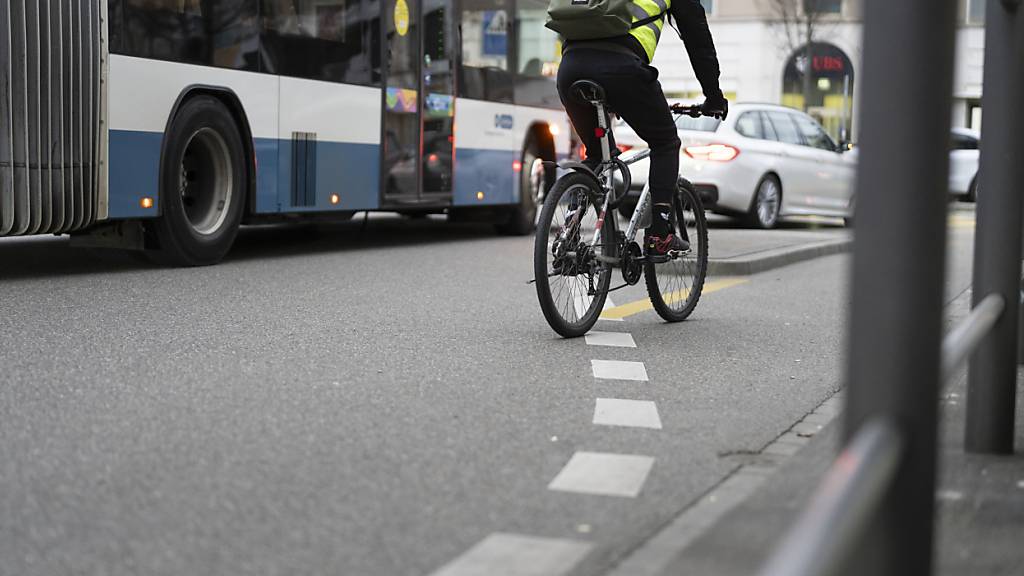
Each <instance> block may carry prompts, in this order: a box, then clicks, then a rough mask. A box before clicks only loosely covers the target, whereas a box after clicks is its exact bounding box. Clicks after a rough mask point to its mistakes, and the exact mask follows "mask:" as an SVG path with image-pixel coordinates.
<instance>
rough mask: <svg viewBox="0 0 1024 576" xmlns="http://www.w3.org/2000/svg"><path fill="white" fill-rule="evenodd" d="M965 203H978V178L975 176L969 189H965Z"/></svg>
mask: <svg viewBox="0 0 1024 576" xmlns="http://www.w3.org/2000/svg"><path fill="white" fill-rule="evenodd" d="M967 201H968V202H975V203H976V202H977V201H978V177H977V176H975V177H974V179H973V180H971V185H970V187H968V188H967Z"/></svg>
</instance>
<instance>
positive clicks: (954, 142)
mask: <svg viewBox="0 0 1024 576" xmlns="http://www.w3.org/2000/svg"><path fill="white" fill-rule="evenodd" d="M980 143H981V134H980V133H978V132H976V131H974V130H968V129H967V128H953V134H952V138H951V140H950V150H949V194H950V196H952V197H955V198H963V199H965V200H969V201H971V202H975V201H976V200H977V199H978V160H979V158H980V155H981V152H980V150H979V148H980V146H979V144H980Z"/></svg>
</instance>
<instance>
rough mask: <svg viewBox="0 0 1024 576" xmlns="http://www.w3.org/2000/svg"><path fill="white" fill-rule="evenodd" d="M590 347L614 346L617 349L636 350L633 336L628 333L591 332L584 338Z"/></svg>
mask: <svg viewBox="0 0 1024 576" xmlns="http://www.w3.org/2000/svg"><path fill="white" fill-rule="evenodd" d="M585 338H586V340H587V344H590V345H591V346H615V347H618V348H636V342H634V341H633V335H632V334H630V333H629V332H601V331H600V330H591V331H590V332H587V335H586V336H585Z"/></svg>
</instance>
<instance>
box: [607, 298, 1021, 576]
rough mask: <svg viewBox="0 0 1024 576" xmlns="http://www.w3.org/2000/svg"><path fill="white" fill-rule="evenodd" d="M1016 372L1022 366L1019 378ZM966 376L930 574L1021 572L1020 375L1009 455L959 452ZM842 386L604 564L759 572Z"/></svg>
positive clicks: (954, 416)
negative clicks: (639, 542) (615, 560)
mask: <svg viewBox="0 0 1024 576" xmlns="http://www.w3.org/2000/svg"><path fill="white" fill-rule="evenodd" d="M967 301H968V297H967V296H966V295H965V296H963V297H962V298H959V299H958V302H957V304H958V305H957V304H955V305H954V307H955V308H957V311H960V310H964V311H966V307H967ZM964 313H966V312H964ZM954 314H955V313H954ZM955 315H956V316H960V315H961V314H955ZM1022 377H1024V370H1021V371H1020V375H1019V379H1018V381H1019V382H1020V381H1022V380H1021V378H1022ZM966 385H967V384H966V370H962V371H961V373H960V375H959V376H958V378H957V379H956V380H955V381H954V382H953V383H952V385H950V386H949V387H947V388H946V389H945V390H944V392H943V394H942V396H941V398H940V412H939V413H940V427H941V428H940V433H939V443H940V444H939V447H938V450H939V475H938V479H937V482H936V502H937V507H936V534H935V545H934V550H935V563H934V566H935V570H934V574H936V575H939V576H974V575H985V576H1021V575H1024V384H1019V385H1018V394H1017V419H1016V422H1017V428H1016V449H1017V453H1016V454H1015V455H1013V456H982V455H968V454H965V453H964V450H963V432H964V425H965V409H966V406H965V403H966ZM840 396H841V394H838V395H836V396H834V397H833V398H832V399H830V400H828V401H827V402H825V403H824V404H823V405H822V406H821V407H819V408H818V409H817V410H815V411H814V412H812V413H811V414H809V415H808V416H807V417H805V418H804V420H803V421H801V422H799V423H797V424H796V425H794V426H793V428H791V429H790V430H789V431H787V432H786V433H785V434H783V435H782V436H780V437H779V438H778V439H777V440H776V441H775V442H773V443H771V444H769V445H768V446H767V447H765V449H763V450H762V451H761V452H759V453H755V454H743V455H738V456H739V459H738V460H737V464H739V466H738V467H737V469H736V471H735V472H734V473H733V474H732V475H731V476H730V477H729V478H727V479H726V480H725V481H723V482H722V483H720V484H719V485H718V486H716V487H714V489H712V490H711V491H709V492H708V493H707V494H705V495H704V496H703V497H702V498H701V499H700V500H698V501H696V502H694V503H693V504H692V505H691V506H690V507H688V508H687V510H685V511H684V512H683V513H681V514H680V515H679V516H678V517H677V518H676V519H675V520H674V521H673V522H672V523H670V524H669V525H668V526H666V527H664V528H663V529H662V530H661V531H660V532H659V533H658V534H656V535H655V536H654V537H652V538H651V539H649V540H648V541H647V542H646V543H645V544H644V545H642V546H641V547H639V548H638V549H637V550H635V551H634V552H633V554H631V555H630V556H628V557H626V558H624V559H622V561H621V562H620V563H619V565H618V566H617V567H616V569H614V570H612V571H611V572H610V574H612V575H615V576H619V575H625V574H630V575H634V576H641V575H655V574H660V575H663V576H668V575H686V576H740V575H744V576H751V575H753V574H757V571H758V569H759V568H760V567H761V566H762V565H763V563H764V562H765V560H766V559H767V558H768V556H769V555H770V553H771V552H772V550H773V549H774V548H775V547H776V546H777V544H778V543H779V541H780V540H781V538H782V537H783V536H784V535H785V534H786V531H787V529H788V528H789V527H790V526H792V524H793V522H794V520H795V519H796V517H797V515H798V514H799V513H800V512H801V511H802V510H803V509H804V507H805V506H806V504H807V500H808V498H809V497H810V495H811V494H812V492H813V491H814V490H815V489H816V487H817V485H818V482H819V480H820V479H821V477H822V476H823V474H824V473H825V471H826V470H827V468H828V467H829V465H831V463H832V461H833V459H834V458H835V455H836V453H837V448H838V445H839V422H840V419H839V418H836V419H834V420H832V419H831V417H832V416H833V415H834V414H836V413H837V412H838V408H839V407H841V398H840Z"/></svg>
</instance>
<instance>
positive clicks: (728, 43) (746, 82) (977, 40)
mask: <svg viewBox="0 0 1024 576" xmlns="http://www.w3.org/2000/svg"><path fill="white" fill-rule="evenodd" d="M805 2H806V3H807V4H810V5H813V6H817V11H818V12H819V13H820V14H821V15H820V17H819V18H818V21H817V23H816V24H815V26H814V32H813V35H812V38H813V42H812V44H811V50H810V60H809V61H808V58H807V35H806V28H805V26H803V25H801V24H803V22H804V16H803V6H804V3H805ZM701 3H702V4H704V7H705V11H706V12H707V13H708V21H709V22H710V23H711V31H712V34H713V35H714V37H715V44H716V47H717V49H718V56H719V61H720V63H721V67H722V77H721V85H722V90H723V91H724V92H725V93H726V96H727V97H728V98H729V99H730V100H732V101H741V102H770V103H777V104H785V105H789V106H793V107H796V108H803V107H804V100H805V94H807V96H808V103H809V106H808V107H807V108H808V112H809V113H810V114H811V115H813V116H815V117H816V118H818V119H819V120H820V121H821V122H822V124H823V125H824V126H825V127H826V128H827V129H828V130H829V132H830V133H831V134H832V135H833V137H835V138H837V139H843V138H845V139H848V140H856V135H857V126H856V120H855V119H856V110H857V107H858V104H859V101H860V99H859V84H858V72H859V70H860V66H861V62H862V61H863V58H862V56H863V44H862V39H861V38H862V32H863V20H862V14H863V0H702V2H701ZM984 10H985V0H960V14H959V16H958V27H957V47H956V60H955V80H954V88H953V98H954V106H953V125H954V126H963V127H970V128H974V129H980V127H981V88H982V68H983V62H984V45H985V35H984V16H985V12H984ZM793 14H795V16H794V15H793ZM787 15H789V16H787ZM664 36H665V37H664V38H662V40H661V46H660V47H659V49H658V52H657V55H656V56H655V62H654V64H655V66H657V67H658V69H659V70H660V71H661V77H660V78H661V82H662V85H663V87H664V89H665V93H666V96H668V97H669V98H670V99H677V100H699V99H700V98H701V90H700V85H699V84H698V83H697V80H696V78H695V77H694V75H693V71H692V68H691V67H690V64H689V60H688V58H687V55H686V51H685V49H684V47H683V45H682V42H681V41H680V40H679V38H678V36H677V35H676V34H674V33H673V32H666V33H665V34H664ZM894 46H898V42H894ZM922 65H923V66H927V63H922ZM808 66H809V67H810V69H811V77H810V79H809V85H805V76H804V70H805V69H807V68H808Z"/></svg>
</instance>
